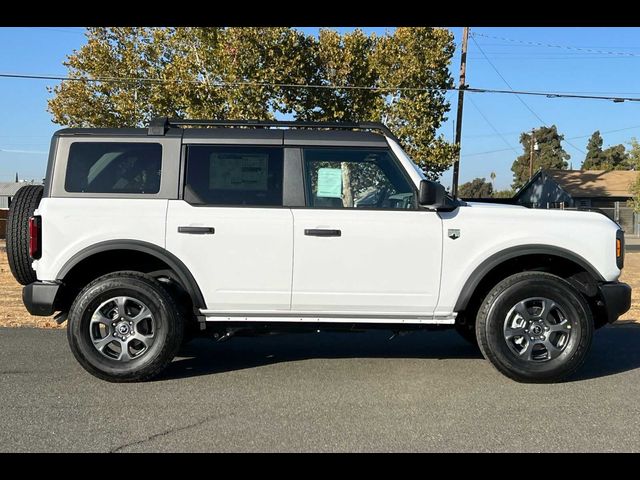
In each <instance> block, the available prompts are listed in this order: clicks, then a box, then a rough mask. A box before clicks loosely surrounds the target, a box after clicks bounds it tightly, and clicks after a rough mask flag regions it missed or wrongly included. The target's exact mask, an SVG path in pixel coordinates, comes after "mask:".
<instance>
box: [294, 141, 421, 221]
mask: <svg viewBox="0 0 640 480" xmlns="http://www.w3.org/2000/svg"><path fill="white" fill-rule="evenodd" d="M304 166H305V182H306V192H307V205H308V206H310V207H315V208H380V209H412V208H416V200H415V193H414V189H413V187H412V185H411V184H410V183H409V181H408V180H407V178H406V177H405V176H404V175H403V172H402V170H401V169H400V168H399V167H398V166H397V164H396V163H395V162H394V160H393V157H391V155H390V154H389V152H388V151H386V150H380V149H357V148H353V149H333V148H326V149H320V148H318V149H305V150H304Z"/></svg>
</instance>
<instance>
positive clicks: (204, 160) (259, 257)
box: [166, 144, 293, 314]
mask: <svg viewBox="0 0 640 480" xmlns="http://www.w3.org/2000/svg"><path fill="white" fill-rule="evenodd" d="M184 185H185V186H184V194H183V198H184V199H182V200H170V201H169V206H168V212H167V236H166V238H167V241H166V243H167V250H169V251H170V252H171V253H173V254H174V255H176V256H177V257H178V258H179V259H181V260H182V261H183V262H184V263H185V265H186V267H187V268H188V269H189V270H190V271H191V273H192V275H193V276H194V278H195V280H196V281H197V282H198V285H199V286H200V289H201V290H202V293H203V295H204V298H205V302H206V304H207V310H208V312H207V313H208V314H216V313H227V312H229V313H236V314H238V313H248V314H251V313H260V312H273V311H283V312H288V311H289V310H290V307H291V303H290V302H291V280H292V278H291V276H292V256H293V234H292V233H293V217H292V214H291V210H290V209H289V208H285V207H283V206H282V204H283V149H282V147H275V146H265V147H255V146H225V145H206V144H198V145H189V146H188V147H187V153H186V165H185V184H184Z"/></svg>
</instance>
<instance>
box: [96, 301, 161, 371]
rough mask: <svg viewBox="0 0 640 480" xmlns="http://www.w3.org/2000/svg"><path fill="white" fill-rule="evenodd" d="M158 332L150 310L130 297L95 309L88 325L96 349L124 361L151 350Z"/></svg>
mask: <svg viewBox="0 0 640 480" xmlns="http://www.w3.org/2000/svg"><path fill="white" fill-rule="evenodd" d="M105 312H106V314H105ZM155 330H156V328H155V319H154V317H153V313H152V312H151V310H150V309H149V307H147V306H146V305H145V304H144V303H142V302H141V301H140V300H138V299H136V298H133V297H129V296H118V297H112V298H110V299H108V300H106V301H105V302H103V303H102V304H101V305H100V306H99V307H98V308H96V310H95V311H94V312H93V315H92V316H91V319H90V322H89V332H90V338H91V342H92V343H93V346H94V347H95V348H96V350H98V351H99V352H100V353H101V354H102V355H104V356H106V357H107V358H110V359H112V360H117V361H121V362H128V361H131V360H134V359H136V358H139V357H140V356H141V355H143V354H144V353H145V352H146V351H148V350H149V348H150V347H151V345H153V342H154V340H155ZM108 345H109V347H107V346H108ZM118 347H119V348H118Z"/></svg>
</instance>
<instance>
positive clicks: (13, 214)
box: [7, 185, 44, 285]
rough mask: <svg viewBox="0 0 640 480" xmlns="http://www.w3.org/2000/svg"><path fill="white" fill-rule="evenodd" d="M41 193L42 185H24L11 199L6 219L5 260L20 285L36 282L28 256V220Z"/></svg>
mask: <svg viewBox="0 0 640 480" xmlns="http://www.w3.org/2000/svg"><path fill="white" fill-rule="evenodd" d="M43 191H44V187H43V186H42V185H26V186H24V187H22V188H20V189H19V190H18V191H17V192H16V194H15V195H14V196H13V198H12V199H11V207H10V208H9V216H8V218H7V258H8V260H9V267H10V268H11V273H13V276H14V277H15V279H16V280H17V281H18V282H20V283H21V284H22V285H28V284H29V283H33V282H35V281H36V280H37V277H36V272H35V270H33V268H31V262H32V259H31V257H30V256H29V218H30V217H31V216H32V215H33V212H34V211H35V209H36V208H38V204H39V203H40V199H41V198H42V192H43Z"/></svg>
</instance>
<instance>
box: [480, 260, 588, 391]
mask: <svg viewBox="0 0 640 480" xmlns="http://www.w3.org/2000/svg"><path fill="white" fill-rule="evenodd" d="M593 330H594V326H593V317H592V315H591V310H590V308H589V305H588V304H587V302H586V301H585V299H584V298H583V297H582V295H581V294H580V292H578V291H577V290H576V289H575V288H574V287H573V286H572V285H571V284H570V283H569V282H567V281H565V280H563V279H562V278H560V277H557V276H555V275H552V274H549V273H543V272H524V273H518V274H515V275H512V276H510V277H508V278H506V279H504V280H502V281H501V282H500V283H498V284H497V285H496V286H495V287H494V288H493V289H492V290H491V292H489V294H488V295H487V297H486V298H485V300H484V301H483V303H482V305H481V307H480V310H479V312H478V317H477V320H476V335H477V338H478V344H479V346H480V350H481V351H482V354H483V355H484V356H485V358H487V359H488V360H489V361H490V362H491V363H492V364H493V366H494V367H495V368H497V369H498V370H499V371H500V372H502V373H503V374H504V375H506V376H508V377H510V378H512V379H514V380H517V381H520V382H540V383H542V382H557V381H560V380H562V379H564V378H565V377H567V376H569V375H571V374H572V373H574V372H575V371H576V370H577V369H578V368H579V367H580V366H581V365H582V363H583V362H584V360H585V358H586V355H587V352H588V350H589V346H590V345H591V339H592V337H593Z"/></svg>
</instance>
